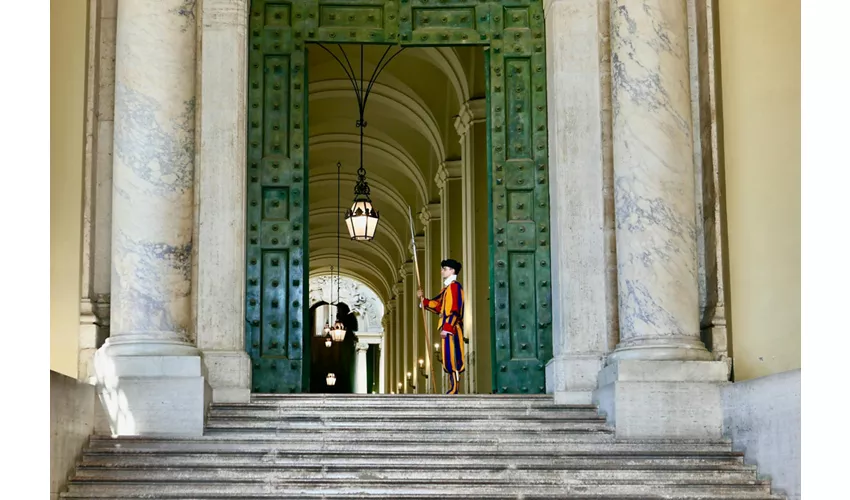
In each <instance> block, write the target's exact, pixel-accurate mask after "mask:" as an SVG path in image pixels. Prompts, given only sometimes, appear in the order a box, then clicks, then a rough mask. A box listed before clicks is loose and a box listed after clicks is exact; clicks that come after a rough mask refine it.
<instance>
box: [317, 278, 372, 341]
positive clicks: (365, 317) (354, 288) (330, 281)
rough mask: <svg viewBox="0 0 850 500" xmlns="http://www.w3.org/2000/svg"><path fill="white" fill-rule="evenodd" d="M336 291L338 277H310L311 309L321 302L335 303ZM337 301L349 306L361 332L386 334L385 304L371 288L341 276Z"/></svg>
mask: <svg viewBox="0 0 850 500" xmlns="http://www.w3.org/2000/svg"><path fill="white" fill-rule="evenodd" d="M336 291H337V277H336V276H334V275H330V274H322V275H316V276H310V292H309V307H313V306H314V305H315V304H318V303H319V302H327V303H328V304H331V303H333V302H334V301H333V298H335V297H336ZM337 301H338V302H344V303H345V304H347V305H348V307H349V309H350V311H351V313H353V314H354V315H355V316H356V317H357V321H358V328H359V332H372V333H384V327H383V323H382V319H383V316H384V304H383V303H382V302H381V299H380V297H379V296H378V294H377V293H376V292H375V291H374V290H372V288H371V287H369V286H367V285H366V284H365V283H363V282H361V281H359V280H356V279H354V278H349V277H348V276H340V277H339V298H338V299H337Z"/></svg>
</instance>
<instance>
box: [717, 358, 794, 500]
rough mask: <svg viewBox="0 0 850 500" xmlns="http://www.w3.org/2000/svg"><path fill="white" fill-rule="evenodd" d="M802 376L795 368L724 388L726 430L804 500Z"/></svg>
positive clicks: (762, 470)
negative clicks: (801, 478)
mask: <svg viewBox="0 0 850 500" xmlns="http://www.w3.org/2000/svg"><path fill="white" fill-rule="evenodd" d="M800 379H801V377H800V370H791V371H787V372H782V373H777V374H775V375H769V376H767V377H761V378H757V379H752V380H747V381H746V382H737V383H734V384H728V385H727V386H726V387H724V388H723V390H722V395H723V417H724V418H723V427H724V433H725V434H726V436H727V437H729V438H731V439H732V445H733V447H734V449H735V450H736V451H743V452H744V461H745V462H746V463H748V464H757V465H758V471H759V475H761V476H765V477H769V478H770V479H771V481H772V486H773V489H774V490H775V491H780V492H782V493H785V494H786V495H787V496H788V499H789V500H799V499H800V471H801V463H800V414H801V412H800V410H801V405H800V395H801V391H800Z"/></svg>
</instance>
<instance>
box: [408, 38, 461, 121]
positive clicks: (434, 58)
mask: <svg viewBox="0 0 850 500" xmlns="http://www.w3.org/2000/svg"><path fill="white" fill-rule="evenodd" d="M410 57H414V58H418V59H423V60H426V61H428V62H430V63H431V64H433V65H434V66H436V67H437V68H438V69H439V70H440V71H442V72H443V74H444V75H446V78H447V79H448V80H449V83H450V84H451V86H452V88H453V89H454V91H455V95H456V96H457V104H458V106H459V107H463V105H464V103H465V102H467V101H468V100H469V79H468V78H467V77H466V72H465V71H464V70H463V64H462V63H461V62H460V58H459V57H458V56H457V52H455V50H454V48H452V47H421V48H420V50H411V51H410Z"/></svg>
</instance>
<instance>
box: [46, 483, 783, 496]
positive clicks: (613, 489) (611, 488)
mask: <svg viewBox="0 0 850 500" xmlns="http://www.w3.org/2000/svg"><path fill="white" fill-rule="evenodd" d="M769 489H770V488H769V485H768V483H767V482H765V481H757V482H756V483H755V484H751V485H748V484H700V483H690V484H689V483H683V482H678V481H677V482H672V483H671V482H668V481H641V482H639V483H630V482H619V483H611V482H609V481H605V482H595V481H591V480H587V481H584V482H582V483H581V484H561V485H533V484H520V485H514V484H509V483H505V484H493V483H492V482H488V481H486V480H485V481H480V482H478V481H476V482H470V481H468V480H464V481H460V482H454V481H450V480H439V483H435V482H428V483H421V482H417V481H391V482H381V481H374V480H358V481H352V480H350V479H343V480H339V481H336V482H333V481H328V480H322V481H287V482H286V483H270V482H265V481H263V482H247V481H231V482H168V483H166V482H145V481H136V482H124V483H119V484H116V483H112V484H110V483H104V482H99V481H84V480H74V481H71V482H70V483H69V489H68V492H67V493H65V494H62V497H63V498H112V499H116V498H149V499H150V498H157V499H165V498H181V499H187V498H277V499H280V498H374V497H375V496H378V495H383V497H384V498H395V499H406V498H420V499H421V498H473V497H474V498H490V499H493V500H496V499H499V498H523V499H526V500H528V499H531V498H548V499H562V498H571V499H574V498H576V497H577V496H583V498H596V499H599V498H612V497H614V498H620V499H627V498H628V499H637V498H641V499H647V498H675V499H682V500H685V499H721V498H723V499H769V498H778V497H774V496H771V495H770V491H769Z"/></svg>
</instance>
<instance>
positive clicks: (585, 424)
mask: <svg viewBox="0 0 850 500" xmlns="http://www.w3.org/2000/svg"><path fill="white" fill-rule="evenodd" d="M206 428H207V429H208V430H217V429H282V430H286V429H316V430H319V429H336V430H338V431H346V430H349V429H355V430H356V429H359V430H363V431H370V430H398V431H402V430H406V431H416V432H421V431H432V432H438V431H449V430H453V431H462V432H469V433H476V432H491V433H497V434H498V433H501V432H510V431H515V430H516V431H519V430H538V431H557V430H573V431H599V430H612V429H611V428H610V427H609V426H608V425H607V424H606V423H605V421H604V420H597V421H583V420H573V421H551V422H540V421H538V420H528V421H522V420H492V421H487V420H468V421H457V420H431V421H402V420H394V419H380V420H374V421H370V420H354V419H280V420H261V419H248V418H245V419H224V418H219V419H215V420H209V421H208V422H207V426H206Z"/></svg>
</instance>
